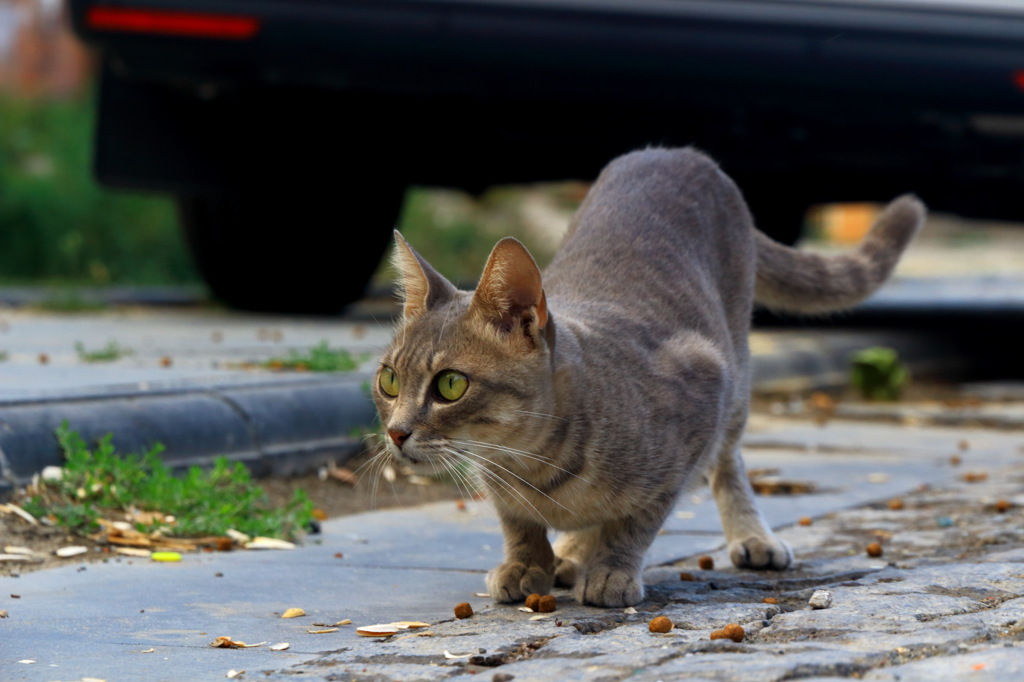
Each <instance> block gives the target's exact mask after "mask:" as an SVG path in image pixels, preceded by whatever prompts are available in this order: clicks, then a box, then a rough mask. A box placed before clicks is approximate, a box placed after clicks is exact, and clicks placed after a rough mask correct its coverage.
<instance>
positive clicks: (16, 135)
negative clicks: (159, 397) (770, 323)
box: [0, 0, 1024, 297]
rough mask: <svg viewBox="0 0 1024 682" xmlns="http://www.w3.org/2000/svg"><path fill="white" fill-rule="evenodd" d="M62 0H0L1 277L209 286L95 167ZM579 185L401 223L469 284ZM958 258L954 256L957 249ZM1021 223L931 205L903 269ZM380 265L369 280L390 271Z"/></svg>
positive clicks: (545, 242)
mask: <svg viewBox="0 0 1024 682" xmlns="http://www.w3.org/2000/svg"><path fill="white" fill-rule="evenodd" d="M64 12H65V7H64V5H63V3H61V2H60V1H59V0H0V286H7V287H11V286H24V285H33V286H35V285H41V286H46V287H55V288H58V289H64V290H66V289H69V288H70V289H74V288H75V287H96V286H108V285H130V286H131V285H134V286H143V285H146V286H154V285H161V286H179V287H186V288H187V290H188V291H191V292H194V293H195V294H196V295H197V296H199V297H204V296H205V293H204V288H203V285H202V282H201V279H200V277H199V275H198V274H197V272H196V270H195V268H194V266H193V264H192V262H191V259H190V257H189V254H188V251H187V248H186V245H185V243H184V239H183V237H182V235H181V233H180V231H179V228H178V224H177V215H176V210H175V206H174V204H173V203H172V201H171V200H169V199H168V198H166V197H162V196H159V195H154V194H146V193H134V192H128V191H115V190H110V189H106V188H102V187H100V186H99V185H98V184H97V182H96V181H95V179H94V178H93V176H92V174H91V171H90V164H91V159H90V154H91V150H90V145H91V134H92V127H93V124H94V114H95V106H94V104H95V102H94V98H95V94H94V86H95V82H94V77H95V64H94V63H93V59H92V58H91V56H90V54H89V53H88V51H87V50H86V49H85V48H84V47H82V45H81V44H80V43H79V42H78V41H77V40H76V39H75V38H74V37H73V36H72V35H71V33H70V29H69V26H68V22H67V20H66V17H65V15H64ZM586 188H587V185H586V184H584V183H582V182H566V183H557V184H541V185H530V186H515V187H511V186H508V187H497V188H492V189H490V190H487V191H485V192H483V193H482V194H480V195H469V194H467V193H464V192H461V191H449V190H440V189H425V188H413V189H411V190H409V191H408V193H407V195H406V200H405V205H404V209H403V211H402V214H401V218H400V221H399V225H398V228H399V229H400V230H402V232H403V233H405V234H406V236H407V237H408V238H409V239H410V241H411V242H412V243H413V244H414V245H415V246H416V248H417V249H419V250H420V251H421V252H422V253H423V255H424V256H425V257H427V258H428V259H429V260H430V261H431V262H433V263H434V264H435V265H436V266H437V267H438V269H439V270H441V271H442V272H444V273H445V274H446V275H448V276H449V277H451V278H453V279H454V280H456V281H460V282H464V283H469V282H472V281H473V280H475V278H476V277H477V276H478V274H479V268H480V267H481V265H482V263H483V261H484V258H485V257H486V254H487V253H488V252H489V250H490V247H491V245H493V243H494V242H495V241H496V240H497V239H499V238H501V237H503V236H506V235H510V234H511V235H515V236H517V237H519V238H521V239H522V240H523V241H524V242H526V243H527V244H528V246H529V247H530V249H531V250H532V251H533V252H534V253H535V255H536V257H537V259H538V260H539V261H541V263H542V264H543V263H544V262H546V261H547V260H548V259H549V258H550V256H551V254H552V253H553V251H554V249H555V248H556V247H557V245H558V242H559V240H560V237H561V234H562V232H563V231H564V229H565V227H566V224H567V222H568V220H569V217H570V216H571V214H572V212H573V211H574V210H575V208H576V206H577V205H578V204H579V202H580V201H581V200H582V198H583V196H584V195H585V193H586ZM877 208H878V207H877V206H875V205H871V204H854V205H850V204H846V205H831V206H823V207H816V208H814V209H812V210H811V211H810V212H809V213H808V215H807V221H806V229H805V232H804V235H805V239H804V240H805V242H809V245H810V246H811V248H821V249H825V250H828V249H832V248H842V247H844V246H848V245H849V244H852V243H855V242H856V241H857V240H859V239H860V237H861V236H862V235H863V233H864V231H865V230H866V229H867V228H868V227H869V226H870V224H871V221H872V220H873V217H874V215H875V212H876V211H877ZM951 251H952V252H955V254H956V256H955V258H950V257H949V254H950V252H951ZM1022 253H1024V231H1022V230H1019V229H1016V228H1015V227H1014V226H1008V225H1004V224H999V223H977V222H975V223H972V224H969V225H968V223H966V222H965V221H962V220H959V219H957V218H955V217H952V216H933V217H932V219H931V220H930V223H929V227H928V230H927V231H926V234H925V236H924V237H923V238H922V240H921V241H920V242H919V243H918V244H916V245H915V247H914V248H913V249H911V251H910V253H909V255H908V257H907V258H906V260H905V261H904V263H903V264H902V266H901V271H900V272H901V273H902V274H910V275H914V276H925V277H936V276H948V275H964V274H974V273H980V274H987V275H991V274H997V273H1008V274H1016V273H1019V272H1020V270H1021V265H1022V262H1021V261H1022V256H1021V254H1022ZM388 278H389V271H388V269H387V266H386V264H385V265H384V266H382V267H381V269H380V270H379V271H378V274H377V276H376V277H375V283H376V284H377V285H378V286H379V285H384V284H386V283H387V282H388Z"/></svg>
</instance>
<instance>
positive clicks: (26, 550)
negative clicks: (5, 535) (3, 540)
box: [4, 545, 36, 556]
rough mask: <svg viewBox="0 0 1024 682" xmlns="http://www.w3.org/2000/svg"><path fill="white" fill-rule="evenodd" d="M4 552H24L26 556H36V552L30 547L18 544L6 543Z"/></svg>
mask: <svg viewBox="0 0 1024 682" xmlns="http://www.w3.org/2000/svg"><path fill="white" fill-rule="evenodd" d="M4 553H6V554H24V555H25V556H35V555H36V553H35V552H33V551H32V550H31V549H29V548H28V547H18V546H17V545H6V546H5V547H4Z"/></svg>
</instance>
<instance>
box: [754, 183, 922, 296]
mask: <svg viewBox="0 0 1024 682" xmlns="http://www.w3.org/2000/svg"><path fill="white" fill-rule="evenodd" d="M925 213H926V209H925V207H924V204H922V203H921V202H920V201H919V200H918V199H917V198H916V197H914V196H912V195H910V194H905V195H903V196H901V197H899V198H897V199H895V200H894V201H893V202H892V203H890V204H889V205H888V206H886V208H885V210H884V211H882V213H881V214H880V215H879V216H878V219H877V220H876V221H875V224H874V226H872V228H871V231H870V232H869V233H868V234H867V236H866V237H864V241H862V242H861V243H860V245H859V246H858V247H857V248H856V249H854V250H852V251H850V252H848V253H843V254H839V255H835V256H825V255H821V254H816V253H808V252H806V251H798V250H797V249H793V248H790V247H788V246H784V245H783V244H779V243H778V242H776V241H773V240H772V239H770V238H769V237H767V236H766V235H765V234H763V233H762V232H760V231H755V235H756V240H757V288H756V290H755V297H754V298H755V300H756V301H757V302H758V303H760V304H761V305H764V306H766V307H768V308H771V309H773V310H778V311H783V312H792V313H805V314H812V315H813V314H821V313H828V312H834V311H838V310H844V309H846V308H850V307H852V306H854V305H856V304H857V303H859V302H860V301H863V300H864V299H865V298H867V297H868V296H870V295H871V294H872V293H874V292H875V290H876V289H878V288H879V287H880V286H881V285H882V284H883V283H884V282H885V281H886V280H887V279H888V278H889V275H891V274H892V271H893V269H894V268H895V267H896V263H897V261H899V259H900V256H901V255H902V254H903V250H904V249H905V248H906V247H907V244H909V243H910V240H911V239H913V237H914V234H916V233H917V231H918V229H919V228H920V227H921V225H922V224H923V223H924V218H925Z"/></svg>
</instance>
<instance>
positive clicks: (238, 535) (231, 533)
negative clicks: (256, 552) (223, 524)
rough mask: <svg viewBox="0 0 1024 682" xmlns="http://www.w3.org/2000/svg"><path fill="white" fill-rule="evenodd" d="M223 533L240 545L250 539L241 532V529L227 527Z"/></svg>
mask: <svg viewBox="0 0 1024 682" xmlns="http://www.w3.org/2000/svg"><path fill="white" fill-rule="evenodd" d="M224 534H225V535H227V536H228V537H229V538H231V539H232V540H234V541H235V542H237V543H238V544H240V545H244V544H245V543H247V542H249V541H250V540H252V538H251V537H249V536H248V535H246V534H245V533H243V532H241V531H238V530H235V529H234V528H228V529H227V530H226V531H225V532H224Z"/></svg>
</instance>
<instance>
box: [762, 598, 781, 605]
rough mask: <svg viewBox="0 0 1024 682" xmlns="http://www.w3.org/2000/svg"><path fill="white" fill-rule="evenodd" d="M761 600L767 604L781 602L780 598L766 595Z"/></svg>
mask: <svg viewBox="0 0 1024 682" xmlns="http://www.w3.org/2000/svg"><path fill="white" fill-rule="evenodd" d="M761 601H762V602H763V603H765V604H778V603H779V600H778V599H776V598H775V597H765V598H764V599H762V600H761Z"/></svg>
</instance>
